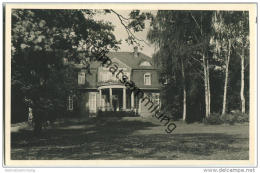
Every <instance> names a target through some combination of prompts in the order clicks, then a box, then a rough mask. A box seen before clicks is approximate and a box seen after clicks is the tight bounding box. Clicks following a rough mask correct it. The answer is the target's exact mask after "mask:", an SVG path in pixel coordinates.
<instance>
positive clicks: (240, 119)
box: [236, 112, 249, 123]
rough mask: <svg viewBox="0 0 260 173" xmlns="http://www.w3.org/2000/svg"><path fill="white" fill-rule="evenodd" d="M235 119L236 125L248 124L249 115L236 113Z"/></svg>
mask: <svg viewBox="0 0 260 173" xmlns="http://www.w3.org/2000/svg"><path fill="white" fill-rule="evenodd" d="M236 116H237V119H236V122H238V123H245V122H249V115H248V114H246V113H241V112H239V113H236Z"/></svg>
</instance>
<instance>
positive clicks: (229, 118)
mask: <svg viewBox="0 0 260 173" xmlns="http://www.w3.org/2000/svg"><path fill="white" fill-rule="evenodd" d="M220 119H221V121H222V122H223V123H227V124H230V125H233V124H235V122H237V116H236V114H223V115H221V116H220Z"/></svg>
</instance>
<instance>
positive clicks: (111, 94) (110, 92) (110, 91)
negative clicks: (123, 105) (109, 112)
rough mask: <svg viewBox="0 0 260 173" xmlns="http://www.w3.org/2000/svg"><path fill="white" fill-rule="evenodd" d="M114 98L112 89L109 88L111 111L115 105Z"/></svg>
mask: <svg viewBox="0 0 260 173" xmlns="http://www.w3.org/2000/svg"><path fill="white" fill-rule="evenodd" d="M112 96H113V93H112V88H109V103H110V109H112V108H113V103H112V101H113V98H112Z"/></svg>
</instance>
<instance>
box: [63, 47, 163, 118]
mask: <svg viewBox="0 0 260 173" xmlns="http://www.w3.org/2000/svg"><path fill="white" fill-rule="evenodd" d="M107 56H108V57H109V58H110V60H111V61H112V62H113V64H117V66H118V67H119V69H118V71H120V70H121V71H123V73H124V74H125V75H126V76H127V77H128V79H129V80H131V81H133V82H134V83H135V85H136V86H137V87H138V88H140V89H141V90H142V91H143V92H144V94H145V95H146V96H149V97H150V98H152V100H153V102H154V103H155V104H160V92H159V91H160V84H159V80H158V79H159V76H158V69H157V68H156V65H155V64H154V61H153V59H152V58H151V57H148V56H146V55H144V54H143V53H141V52H138V48H137V47H135V48H134V51H133V52H110V53H108V55H107ZM89 71H90V73H87V72H86V70H85V69H81V70H80V71H79V73H78V85H79V87H78V89H79V90H80V92H81V98H79V104H78V105H79V108H80V111H81V112H83V114H84V112H89V113H92V114H95V113H97V111H98V110H101V111H111V110H113V111H130V110H131V111H136V112H137V113H138V114H139V115H141V116H147V115H148V114H149V112H148V109H147V108H146V106H145V104H144V103H142V102H141V100H140V99H139V98H138V97H137V96H136V95H135V94H134V92H131V90H130V89H128V88H127V87H126V86H125V85H123V84H122V83H121V82H120V81H119V80H118V78H117V77H116V75H115V74H112V73H111V71H109V68H107V67H106V66H102V65H101V62H99V61H95V62H93V63H91V64H90V66H89ZM68 109H69V110H73V98H72V97H70V98H69V99H68Z"/></svg>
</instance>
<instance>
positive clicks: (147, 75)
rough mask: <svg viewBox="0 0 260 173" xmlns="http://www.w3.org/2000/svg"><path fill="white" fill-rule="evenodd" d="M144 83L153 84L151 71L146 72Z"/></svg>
mask: <svg viewBox="0 0 260 173" xmlns="http://www.w3.org/2000/svg"><path fill="white" fill-rule="evenodd" d="M144 85H151V74H150V73H145V74H144Z"/></svg>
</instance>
